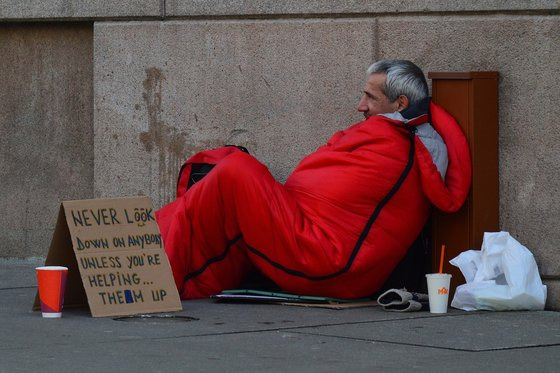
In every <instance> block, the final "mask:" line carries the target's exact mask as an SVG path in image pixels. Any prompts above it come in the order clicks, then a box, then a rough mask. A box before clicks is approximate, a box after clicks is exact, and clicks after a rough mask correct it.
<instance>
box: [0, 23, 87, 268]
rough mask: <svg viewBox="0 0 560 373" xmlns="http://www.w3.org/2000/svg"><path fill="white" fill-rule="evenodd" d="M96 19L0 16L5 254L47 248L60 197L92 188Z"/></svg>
mask: <svg viewBox="0 0 560 373" xmlns="http://www.w3.org/2000/svg"><path fill="white" fill-rule="evenodd" d="M92 40H93V32H92V27H91V24H72V23H65V24H56V25H53V24H30V25H24V24H0V60H1V61H2V63H1V65H0V134H1V136H0V211H2V214H0V256H2V257H20V258H21V257H30V256H46V250H47V249H48V246H49V243H50V239H51V236H52V231H53V229H54V223H55V222H56V214H57V213H58V206H59V205H60V201H61V200H64V199H78V198H88V197H89V198H91V197H92V196H93V104H92V103H93V81H92V76H93V72H92V57H93V48H92V46H93V45H92Z"/></svg>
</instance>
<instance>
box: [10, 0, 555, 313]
mask: <svg viewBox="0 0 560 373" xmlns="http://www.w3.org/2000/svg"><path fill="white" fill-rule="evenodd" d="M559 19H560V5H559V3H558V1H500V0H493V1H492V0H489V1H484V2H472V1H466V0H465V1H455V2H448V1H443V0H423V1H417V2H386V1H381V0H379V1H366V0H363V1H360V0H354V1H345V2H340V1H335V0H332V1H302V2H294V1H272V0H254V1H225V0H205V1H177V0H165V1H159V0H153V1H144V2H118V3H115V4H113V3H111V2H106V1H101V0H98V1H91V2H88V3H87V5H86V4H85V3H80V4H75V3H74V2H69V1H62V0H58V1H56V0H50V1H39V0H37V1H28V2H25V5H20V2H16V1H15V0H12V1H6V0H0V21H16V20H17V21H42V22H45V21H53V20H74V21H76V20H78V21H84V22H85V21H88V22H90V21H93V22H94V26H93V37H91V32H92V29H91V28H88V27H89V26H88V25H89V24H87V23H84V26H83V28H84V29H83V30H81V34H80V35H82V37H81V39H80V40H81V41H80V42H78V44H80V45H79V46H76V47H73V46H72V44H71V43H66V41H67V40H69V39H72V37H71V36H70V33H69V32H68V30H66V31H63V27H62V26H61V24H53V23H50V22H49V23H45V24H44V26H36V25H35V24H18V25H16V26H14V25H12V24H8V25H9V26H6V25H7V24H5V23H4V24H0V27H1V29H0V35H2V36H0V37H1V39H0V42H1V44H0V48H4V49H3V53H2V56H4V55H6V56H10V57H8V59H9V60H14V61H15V60H16V59H17V58H19V57H17V56H18V53H23V54H24V55H25V56H26V58H28V59H29V60H30V61H35V60H36V59H37V57H34V55H33V54H32V51H34V50H45V51H46V50H51V49H54V50H58V51H59V52H58V54H59V55H66V56H70V55H74V57H73V58H75V60H72V61H71V62H69V63H68V64H66V65H65V67H64V69H67V70H68V71H72V69H78V67H76V66H79V69H81V70H80V71H81V73H79V74H78V75H79V76H80V77H82V78H80V79H81V82H82V83H80V84H79V85H78V86H74V87H68V88H66V87H65V88H60V85H57V86H56V87H54V86H53V87H52V89H51V90H50V91H51V92H52V93H51V95H54V96H56V95H62V96H61V97H66V96H64V95H68V96H69V97H72V98H74V99H75V100H78V101H80V102H83V103H84V105H85V106H84V108H85V107H88V108H90V110H91V109H92V108H93V116H92V117H91V116H90V117H89V118H90V119H89V122H88V121H86V120H82V121H81V124H80V127H79V129H73V130H62V129H64V128H66V127H67V126H69V124H64V125H63V124H58V125H59V128H60V129H61V131H62V133H61V134H60V135H58V136H56V139H57V141H61V140H60V139H62V138H65V137H64V136H66V137H72V136H75V135H76V134H78V133H79V136H76V137H77V138H79V139H80V140H79V141H81V142H72V141H67V140H65V141H64V142H65V143H67V144H68V145H69V147H67V148H66V149H65V151H66V154H67V157H63V158H64V159H62V160H56V159H52V162H49V163H50V164H51V165H52V167H54V169H55V170H56V172H58V173H59V174H58V175H57V176H54V177H53V176H51V177H49V178H48V180H49V182H48V183H46V184H44V185H37V187H36V188H37V189H32V190H31V189H29V190H17V191H16V192H15V194H13V195H12V194H11V193H7V192H6V190H9V189H6V188H7V187H11V188H14V186H16V185H17V186H19V189H25V188H26V187H28V185H30V184H29V182H21V181H19V180H29V179H30V178H31V176H30V175H34V174H35V173H37V172H43V169H44V167H42V166H41V167H37V166H33V167H32V168H30V169H29V170H30V171H28V173H27V174H26V175H27V176H25V175H23V174H21V172H22V171H21V168H18V167H17V166H18V165H21V164H22V163H23V161H22V160H21V159H25V158H19V160H18V159H15V158H11V157H12V153H13V152H11V151H5V150H4V149H8V148H6V147H4V145H3V146H2V151H1V153H0V156H1V157H2V159H7V160H8V162H2V166H0V171H1V172H3V174H2V179H1V180H0V183H2V186H3V188H2V195H1V196H0V203H1V204H2V205H1V206H0V207H4V206H6V207H8V209H7V211H9V212H8V215H7V216H6V217H3V219H5V221H4V223H5V224H3V225H2V226H3V227H9V228H8V229H7V230H6V231H2V232H1V234H2V237H9V240H8V241H7V242H10V245H9V247H1V248H0V255H2V256H19V257H25V256H30V255H40V254H41V253H44V250H45V247H47V246H48V245H43V247H42V248H41V249H39V248H37V245H35V246H34V247H31V248H30V246H29V245H28V244H23V242H24V241H25V240H24V236H28V237H32V238H28V240H34V241H33V242H34V243H39V242H43V241H44V240H45V239H46V237H48V236H49V233H48V232H49V231H50V230H51V229H52V225H49V222H48V221H46V220H45V219H47V218H51V219H54V216H55V215H56V205H57V204H58V201H59V200H60V199H63V198H66V197H67V196H70V195H71V196H73V197H74V198H88V197H90V196H91V195H92V194H93V195H94V196H96V197H102V196H121V195H135V194H146V195H148V196H150V197H151V198H152V200H153V201H154V205H155V206H156V207H159V206H161V205H163V204H164V203H166V202H168V201H170V200H171V199H172V198H173V189H174V185H175V176H176V173H177V169H178V167H179V165H180V163H181V162H182V161H183V159H184V158H185V157H187V156H189V155H191V154H193V153H194V152H196V151H198V150H201V149H204V148H208V147H214V146H219V145H222V144H224V143H237V144H240V145H245V146H247V147H248V148H249V150H250V151H251V152H252V153H253V154H255V155H256V156H257V157H258V158H259V159H260V160H261V161H263V162H264V163H265V164H266V165H267V166H269V168H270V169H271V171H272V173H273V174H274V175H275V176H276V177H278V178H279V179H280V180H284V179H285V178H286V176H287V175H288V174H289V172H290V170H291V169H292V168H293V167H294V166H295V165H296V163H297V161H298V160H299V159H300V158H301V157H302V156H303V155H304V154H306V153H309V152H310V151H312V150H313V149H315V148H316V147H317V146H318V145H320V144H321V143H323V142H324V141H325V140H326V138H327V137H328V135H329V134H330V133H332V132H333V131H335V130H338V129H341V128H344V127H346V126H347V125H349V124H351V123H354V122H357V121H358V120H360V118H361V116H360V115H358V114H356V113H355V106H356V103H357V100H358V97H359V94H360V91H361V88H362V84H363V81H362V80H363V77H364V70H365V68H366V67H367V66H368V65H369V64H370V63H371V62H372V61H373V60H376V59H380V58H406V59H411V60H413V61H415V62H416V63H418V64H419V65H420V66H421V67H423V68H424V69H425V71H467V70H497V71H499V73H500V83H499V84H500V86H499V95H500V135H499V141H500V197H501V201H500V226H501V229H503V230H507V231H509V232H511V233H512V234H513V235H514V236H515V237H517V238H518V239H519V240H520V241H521V242H522V243H523V244H525V245H526V246H527V247H529V248H530V249H531V250H532V252H533V253H534V254H535V257H536V259H537V262H538V264H539V268H540V270H541V274H542V275H543V277H544V278H546V279H547V283H548V284H549V286H550V290H551V291H550V292H549V295H550V299H549V300H550V302H551V304H555V305H557V307H560V286H559V285H558V284H559V282H558V281H557V280H559V279H560V254H559V251H558V245H559V244H560V231H559V230H558V229H557V219H558V216H560V203H559V198H558V189H559V187H558V185H559V184H558V179H559V176H560V166H559V165H560V146H558V143H559V141H560V126H559V123H558V119H557V118H559V117H560V115H559V114H560V113H559V110H560V109H558V105H557V104H556V101H557V99H558V97H560V88H559V86H560V71H559V70H560V65H559V63H558V61H560V52H559V51H560V39H559V35H560V22H559ZM37 27H43V28H44V29H46V30H52V31H49V32H46V33H41V34H40V33H36V34H34V35H35V36H30V37H29V38H30V40H32V41H30V42H29V43H31V44H26V43H24V42H21V41H18V40H19V39H18V37H20V36H19V35H31V34H32V33H33V30H35V29H36V28H37ZM72 27H74V26H72ZM87 30H89V31H87ZM88 32H89V34H88ZM48 35H51V36H50V39H49V36H48ZM55 35H56V36H55ZM86 35H89V36H86ZM45 38H47V39H48V40H49V41H44V39H45ZM56 40H59V41H64V42H63V43H57V42H56ZM86 40H87V42H86ZM92 41H93V46H94V47H93V52H91V43H92ZM32 43H36V44H37V45H40V46H41V47H38V46H32ZM59 44H60V45H59ZM78 47H80V48H85V49H88V48H89V49H88V50H89V51H90V52H89V54H87V53H85V54H82V55H81V57H80V58H81V59H78V57H77V56H75V53H74V52H72V51H73V50H74V48H78ZM41 48H42V49H41ZM19 50H23V52H17V51H19ZM4 51H5V53H4ZM45 53H46V52H45ZM4 66H5V65H3V66H2V67H1V68H0V69H2V70H0V71H2V72H0V74H2V75H0V79H2V82H4V81H7V82H8V87H9V89H8V90H6V91H3V93H0V94H2V95H3V96H2V102H3V103H4V100H8V101H9V99H10V98H13V97H14V95H16V94H19V95H21V96H22V98H21V100H18V105H19V106H18V108H19V109H17V110H16V109H8V110H5V111H4V112H3V114H2V116H0V118H1V119H2V123H1V126H2V127H1V128H2V130H3V133H4V128H7V126H8V124H6V123H8V122H7V120H8V118H17V121H19V122H21V123H35V122H33V120H31V119H26V118H27V117H28V116H35V117H36V118H38V119H36V122H38V123H43V122H44V118H46V115H45V114H42V112H41V111H40V110H38V109H37V107H36V106H32V104H33V105H34V103H35V102H36V101H35V100H34V99H33V97H35V96H37V95H38V94H37V93H36V88H33V87H35V86H33V85H32V83H25V82H26V79H31V78H25V77H26V76H29V77H32V76H35V77H36V78H35V79H38V81H43V80H44V81H49V78H48V76H50V73H49V71H50V70H51V69H54V66H53V67H48V68H46V69H43V70H41V71H43V74H44V75H37V73H31V71H36V70H37V69H36V68H34V65H33V64H32V63H27V64H21V66H18V67H17V69H19V70H18V73H17V74H15V75H18V74H21V75H22V76H23V78H14V77H13V75H14V74H12V75H10V74H11V73H8V72H4V71H9V70H7V69H8V68H7V67H4ZM72 66H74V67H72ZM11 68H13V67H10V69H11ZM57 68H60V67H58V66H57ZM87 69H89V70H88V71H89V74H90V75H89V76H90V78H87V77H86V75H87V74H86V70H87ZM31 80H32V79H31ZM5 84H6V83H5ZM10 84H11V85H10ZM88 84H90V85H91V84H93V87H94V94H93V97H92V96H91V93H90V95H89V96H88V94H86V91H87V90H88V89H87V87H88ZM10 87H11V88H10ZM22 87H23V88H25V89H27V91H25V89H23V90H22V89H21V88H22ZM89 89H90V91H89V92H91V86H90V88H89ZM16 91H19V92H17V93H15V92H16ZM43 91H44V90H43ZM22 92H29V93H22ZM33 92H35V93H33ZM5 97H6V98H5ZM49 99H51V100H52V99H54V98H53V97H50V96H49ZM26 102H27V103H26ZM49 107H50V108H51V110H53V112H52V114H49V115H53V116H55V115H56V116H57V117H60V118H59V119H60V123H67V122H64V120H65V119H63V118H66V117H70V118H73V117H72V115H76V114H75V111H73V110H68V109H67V108H63V107H61V106H59V107H54V106H52V105H51V106H49ZM83 110H85V111H87V110H86V109H83ZM90 115H91V114H90ZM10 120H15V119H10ZM73 125H74V126H75V125H76V124H75V123H74V122H73ZM18 128H19V130H18V131H19V132H17V131H16V132H15V133H19V135H15V134H10V135H9V136H8V138H7V139H2V140H1V141H3V143H2V144H4V142H6V141H7V142H8V143H9V144H18V145H17V146H19V149H20V152H21V153H22V154H23V155H24V157H28V159H33V158H32V155H30V154H28V153H29V152H28V151H27V149H33V148H34V146H35V145H34V144H35V143H39V144H40V146H42V147H43V148H44V149H45V150H44V152H43V153H47V154H53V155H54V154H58V153H57V152H56V151H55V150H56V149H57V148H56V144H52V143H49V142H45V141H40V140H41V139H39V138H38V139H37V140H32V137H25V138H24V139H23V140H19V139H18V137H17V136H20V138H21V136H22V134H27V133H28V132H29V133H30V134H32V132H30V130H29V129H27V127H25V125H23V124H19V127H18ZM65 131H66V132H65ZM76 131H78V132H76ZM79 131H81V132H79ZM88 131H89V132H88ZM47 132H48V131H47V130H43V132H41V131H40V130H38V132H37V133H38V134H40V133H47ZM49 133H50V132H49ZM71 133H74V135H70V134H71ZM92 133H93V139H92V136H91V134H92ZM26 136H30V135H26ZM31 136H32V135H31ZM38 137H40V135H38ZM84 143H87V144H84ZM14 146H16V145H11V147H12V148H13V147H14ZM88 152H89V153H88ZM84 154H89V155H88V156H85V155H84ZM92 155H93V159H94V161H93V164H92V163H91V162H92V161H91V159H92ZM29 157H31V158H29ZM88 157H89V158H88ZM68 158H70V159H71V162H70V161H68ZM42 159H43V158H42ZM69 162H70V163H69ZM88 162H89V163H88ZM4 164H7V165H8V166H5V165H4ZM27 164H30V162H27ZM73 167H76V169H79V170H80V172H83V178H82V179H81V180H79V182H78V183H72V185H71V186H69V185H65V184H64V183H65V182H66V183H67V184H68V182H67V181H65V180H66V179H65V176H66V174H67V173H68V171H67V170H68V169H69V168H73ZM53 172H55V171H53ZM76 172H77V171H76ZM26 177H27V179H26ZM4 179H9V180H11V181H4ZM6 183H11V184H6ZM22 185H23V188H22ZM72 188H73V189H72ZM49 191H51V192H49ZM37 192H39V193H41V194H43V195H44V196H45V198H46V199H45V198H43V199H42V200H48V202H43V203H44V205H42V206H43V210H42V211H44V216H43V217H42V218H41V219H36V220H35V221H33V222H32V223H31V222H29V220H25V219H28V218H23V217H22V216H24V215H25V216H27V215H29V214H31V215H33V214H32V213H31V212H28V213H23V212H22V211H24V210H25V209H24V208H23V207H22V206H29V207H26V209H28V210H29V211H32V212H33V211H34V210H35V209H36V208H37V207H36V206H37V205H36V204H34V203H31V202H26V201H27V200H29V201H35V200H38V198H36V197H35V196H36V194H37ZM15 196H19V197H17V198H16V197H15ZM34 198H35V199H34ZM26 203H27V205H26ZM10 207H11V208H10ZM47 210H48V211H47ZM45 222H46V223H45ZM0 223H1V222H0ZM36 223H37V224H38V225H39V226H37V224H36ZM30 227H33V228H30ZM3 229H4V228H3ZM4 240H6V238H4Z"/></svg>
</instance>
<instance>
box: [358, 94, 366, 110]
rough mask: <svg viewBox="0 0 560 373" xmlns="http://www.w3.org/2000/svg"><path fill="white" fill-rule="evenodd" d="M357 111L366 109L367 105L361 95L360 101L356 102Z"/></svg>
mask: <svg viewBox="0 0 560 373" xmlns="http://www.w3.org/2000/svg"><path fill="white" fill-rule="evenodd" d="M358 111H359V112H360V113H365V112H366V111H368V107H367V105H366V103H365V100H364V97H362V98H361V99H360V102H358Z"/></svg>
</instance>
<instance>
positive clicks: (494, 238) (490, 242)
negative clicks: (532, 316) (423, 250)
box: [449, 232, 546, 311]
mask: <svg viewBox="0 0 560 373" xmlns="http://www.w3.org/2000/svg"><path fill="white" fill-rule="evenodd" d="M449 263H451V264H453V265H454V266H456V267H459V269H460V270H461V272H462V273H463V276H464V277H465V280H466V281H467V283H466V284H464V285H460V286H458V287H457V290H456V291H455V296H454V297H453V301H452V302H451V307H455V308H459V309H462V310H465V311H474V310H489V311H505V310H543V309H544V305H545V302H546V285H543V283H542V281H541V278H540V276H539V270H538V268H537V263H536V262H535V258H534V257H533V254H531V252H530V251H529V250H528V249H527V248H526V247H525V246H523V245H521V244H520V243H519V242H517V241H516V240H515V239H514V238H513V237H511V236H510V234H509V233H508V232H495V233H488V232H486V233H484V239H483V242H482V249H481V250H480V251H479V250H469V251H465V252H463V253H461V254H459V255H458V256H457V257H455V258H453V259H451V260H450V261H449Z"/></svg>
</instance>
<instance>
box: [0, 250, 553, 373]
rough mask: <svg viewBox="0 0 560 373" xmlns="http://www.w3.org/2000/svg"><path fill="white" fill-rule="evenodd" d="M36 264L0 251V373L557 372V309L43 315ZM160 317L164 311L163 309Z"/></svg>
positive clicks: (256, 308)
mask: <svg viewBox="0 0 560 373" xmlns="http://www.w3.org/2000/svg"><path fill="white" fill-rule="evenodd" d="M41 264H43V262H42V261H40V260H35V261H33V260H25V261H24V260H6V259H0V320H1V324H0V325H1V332H0V372H35V371H37V372H39V371H40V372H74V371H79V372H113V371H119V372H129V371H131V372H132V371H134V372H175V371H177V372H180V371H188V372H214V371H220V372H221V371H228V372H229V371H243V372H246V371H258V372H262V371H273V372H274V371H290V372H291V371H304V372H314V371H318V372H330V371H341V370H347V371H352V372H354V371H358V372H359V371H391V372H392V371H410V370H417V371H435V370H438V371H459V372H472V371H484V372H494V371H500V372H501V371H512V372H527V371H531V372H557V371H559V369H560V368H559V364H558V361H557V360H558V359H557V357H558V356H560V313H558V312H551V311H543V312H495V313H494V312H469V313H467V312H463V311H458V310H451V312H450V313H448V314H446V315H431V314H430V313H428V312H416V313H407V314H398V313H388V312H385V311H383V310H382V309H381V308H380V307H364V308H356V309H345V310H334V309H321V308H305V307H298V306H282V305H266V304H226V303H215V302H213V301H210V300H196V301H184V302H183V311H182V312H178V313H173V314H168V315H173V316H182V317H160V318H143V319H141V318H121V319H119V318H92V317H91V316H90V314H89V311H88V310H87V309H68V310H64V312H63V318H62V319H43V318H42V317H41V314H40V313H39V312H32V311H31V306H32V303H33V300H34V296H35V293H36V286H35V285H36V284H35V277H34V276H35V273H34V267H35V266H37V265H41ZM160 316H165V315H160Z"/></svg>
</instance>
